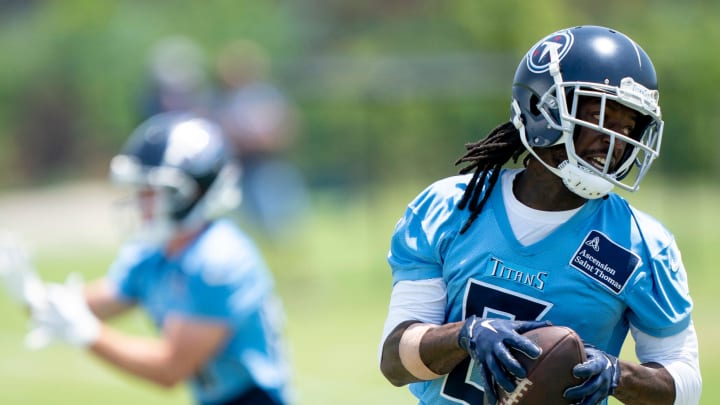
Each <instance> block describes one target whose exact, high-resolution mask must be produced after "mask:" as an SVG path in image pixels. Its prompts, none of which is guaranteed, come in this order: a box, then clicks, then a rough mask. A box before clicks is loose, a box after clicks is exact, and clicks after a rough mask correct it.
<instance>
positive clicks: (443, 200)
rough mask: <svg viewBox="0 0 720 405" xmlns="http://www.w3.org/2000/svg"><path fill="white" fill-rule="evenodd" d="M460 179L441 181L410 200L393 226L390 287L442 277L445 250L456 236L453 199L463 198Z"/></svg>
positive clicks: (456, 227) (462, 187)
mask: <svg viewBox="0 0 720 405" xmlns="http://www.w3.org/2000/svg"><path fill="white" fill-rule="evenodd" d="M459 179H462V177H459V176H458V177H453V178H449V179H445V180H441V181H439V182H437V183H435V184H433V185H431V186H430V187H428V188H427V189H425V190H424V191H423V192H422V193H420V195H418V196H417V197H416V198H415V200H413V201H412V202H411V203H410V204H409V205H408V208H407V209H406V211H405V214H404V215H403V217H402V218H400V220H399V221H398V223H397V224H396V226H395V230H394V232H393V235H392V238H391V241H390V252H389V253H388V263H389V264H390V267H391V268H392V274H393V285H394V284H395V283H397V282H399V281H404V280H410V281H412V280H427V279H432V278H440V277H442V265H443V257H444V251H445V249H446V248H447V245H448V244H449V243H450V242H451V241H452V240H453V239H454V237H455V236H456V235H457V230H458V229H459V226H458V225H457V222H456V221H459V220H460V219H459V217H461V216H462V215H458V213H457V211H458V210H457V209H456V208H455V206H456V201H455V200H456V199H457V198H458V196H462V191H463V190H464V184H465V183H464V182H463V181H461V180H459Z"/></svg>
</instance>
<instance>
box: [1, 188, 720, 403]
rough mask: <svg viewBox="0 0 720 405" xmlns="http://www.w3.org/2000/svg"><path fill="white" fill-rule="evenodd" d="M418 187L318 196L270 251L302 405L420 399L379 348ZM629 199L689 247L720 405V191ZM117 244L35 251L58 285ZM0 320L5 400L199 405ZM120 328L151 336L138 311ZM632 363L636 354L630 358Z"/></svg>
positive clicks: (92, 267) (709, 380)
mask: <svg viewBox="0 0 720 405" xmlns="http://www.w3.org/2000/svg"><path fill="white" fill-rule="evenodd" d="M419 190H420V188H419V187H407V186H404V187H398V188H388V189H383V190H366V191H364V192H363V193H358V194H354V195H353V194H345V195H343V196H327V195H323V196H316V197H315V199H314V211H313V214H312V215H310V216H309V218H307V221H306V223H304V224H303V226H301V227H297V228H296V230H295V231H294V232H293V235H292V237H290V238H288V240H287V242H285V243H282V244H280V243H276V244H270V243H262V247H263V250H264V252H265V255H266V258H267V260H268V262H269V263H270V265H271V266H272V268H273V269H274V272H275V274H276V278H277V283H278V289H279V292H280V294H281V295H282V297H283V301H284V303H285V307H286V310H287V316H288V327H287V336H288V339H289V343H290V349H291V354H292V361H293V365H294V369H295V381H294V383H295V388H296V391H297V404H298V405H317V404H319V405H324V404H349V405H352V404H357V405H360V404H362V405H366V404H377V405H384V404H388V405H390V404H392V405H400V404H414V403H416V402H415V401H414V399H413V398H412V397H411V395H410V394H409V393H408V392H407V390H406V389H405V388H395V387H393V386H391V385H390V384H389V383H388V382H386V381H385V380H384V379H383V377H382V376H381V374H380V372H379V370H378V366H377V345H378V339H379V337H380V333H381V330H382V323H383V321H384V316H385V311H386V307H387V302H388V295H389V291H390V272H389V270H388V268H387V265H386V262H385V255H386V252H387V245H388V240H389V237H390V233H391V231H392V228H393V226H394V224H395V221H396V220H397V219H398V218H399V215H401V213H402V212H403V210H404V207H405V204H406V203H407V202H408V201H409V200H410V199H411V198H412V197H413V196H414V195H415V193H416V192H417V191H419ZM2 198H3V197H2V196H0V200H1V199H2ZM630 198H631V200H632V202H633V203H634V204H636V205H637V206H639V207H641V208H643V209H644V210H645V211H647V212H649V213H651V214H653V215H654V216H656V217H658V218H660V219H661V220H662V221H663V222H665V223H666V225H667V226H668V227H669V228H670V229H671V230H672V231H673V232H674V233H675V235H676V237H677V239H678V244H679V245H680V247H681V249H682V250H683V259H684V262H685V265H686V267H687V269H688V273H689V277H690V287H691V293H692V294H693V296H694V299H695V303H696V310H695V318H694V319H695V323H696V327H697V330H698V333H699V337H700V350H701V365H702V371H703V378H704V381H705V384H704V392H703V399H702V403H703V404H716V403H720V386H715V385H714V382H715V381H716V380H717V379H718V376H720V349H718V348H716V347H715V346H714V344H713V343H712V342H713V341H718V340H720V327H719V326H718V324H715V322H714V321H715V320H716V319H717V316H716V315H712V311H714V309H715V308H716V307H717V304H718V303H719V302H720V298H718V294H717V293H716V284H717V283H716V282H715V279H716V277H715V275H714V271H715V267H716V265H717V263H719V262H720V249H719V248H718V246H720V233H719V232H718V231H717V229H719V228H720V214H718V211H717V207H720V190H718V189H717V188H716V187H709V186H708V185H704V184H696V185H683V186H681V185H679V184H665V183H663V184H660V183H659V182H657V181H656V182H654V183H653V182H648V183H647V184H644V187H643V190H642V191H641V192H640V193H638V194H637V195H632V196H630ZM39 209H43V208H42V207H40V208H39ZM0 226H2V224H0ZM47 226H48V227H53V226H54V225H53V224H48V225H47ZM67 232H72V229H68V230H67ZM113 248H114V246H105V247H92V248H87V247H85V246H76V247H74V248H67V247H62V248H58V247H48V248H44V249H40V250H38V251H37V253H36V255H35V256H36V263H37V265H38V267H39V269H40V271H41V273H42V274H43V276H45V277H46V278H48V279H51V280H60V279H62V278H64V276H65V275H66V274H67V273H68V272H70V271H78V272H80V273H82V274H84V275H85V276H86V278H92V277H94V276H97V275H100V274H102V273H103V272H104V270H105V268H106V266H107V264H108V263H109V261H110V260H111V258H112V255H113V252H114V250H113ZM0 316H2V319H3V327H2V328H1V329H0V358H1V359H2V361H0V385H1V386H2V389H0V404H3V405H5V404H7V405H29V404H33V405H35V404H58V405H63V404H77V403H82V404H104V405H113V404H117V405H120V404H123V405H125V404H138V405H139V404H148V405H163V404H190V400H189V396H188V395H187V393H186V391H185V389H184V387H178V388H176V389H172V390H170V391H167V390H163V389H160V388H156V387H155V386H152V385H150V384H148V383H145V382H143V381H140V380H137V379H135V378H133V377H128V376H126V375H124V374H121V373H119V372H117V371H115V370H114V369H112V368H110V367H108V366H107V365H105V364H104V363H101V362H100V361H98V360H97V359H95V358H93V357H91V356H90V355H88V354H86V353H84V352H81V351H78V350H76V349H72V348H68V347H64V346H53V347H50V348H48V349H45V350H42V351H38V352H30V351H27V350H26V349H25V348H24V347H23V345H22V339H23V336H24V333H25V330H26V326H27V325H26V322H27V320H26V317H25V314H23V313H22V312H21V311H20V310H19V309H18V308H16V307H15V305H14V304H13V303H12V302H10V301H9V300H8V299H7V298H6V297H4V296H0ZM116 326H117V327H118V328H122V329H124V330H127V331H132V332H137V333H147V334H150V333H153V331H152V330H151V329H150V328H149V324H148V322H147V321H146V319H145V318H144V316H143V315H142V314H141V313H139V312H137V313H132V314H130V315H129V316H126V317H124V318H122V319H120V320H118V321H117V322H116ZM623 356H625V357H628V358H632V350H626V352H625V353H624V355H623Z"/></svg>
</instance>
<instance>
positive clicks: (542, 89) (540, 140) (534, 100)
mask: <svg viewBox="0 0 720 405" xmlns="http://www.w3.org/2000/svg"><path fill="white" fill-rule="evenodd" d="M658 98H659V93H658V91H657V83H656V79H655V71H654V68H653V66H652V63H651V62H650V60H649V58H648V57H647V55H646V54H645V52H644V51H642V49H640V47H639V46H638V45H637V44H635V43H634V42H633V41H632V40H630V39H629V38H628V37H626V36H625V35H623V34H620V33H618V32H616V31H612V30H609V29H607V28H603V27H591V26H586V27H576V28H572V29H567V30H562V31H558V32H556V33H554V34H551V35H549V36H548V37H546V38H544V39H543V40H541V41H539V42H538V43H537V44H536V45H535V46H533V47H532V48H531V49H530V51H529V52H528V53H527V55H526V56H525V58H523V60H522V61H521V63H520V65H519V66H518V69H517V71H516V74H515V82H514V85H513V102H512V110H511V118H512V122H513V123H514V124H515V126H516V127H517V128H518V130H519V132H520V135H521V139H522V141H523V144H524V145H525V147H526V148H527V149H528V151H529V153H530V154H531V155H533V156H535V157H536V158H537V159H538V160H539V161H540V162H542V163H543V164H544V165H545V166H546V167H547V168H548V169H549V170H550V171H551V172H553V173H555V174H556V175H557V176H559V177H561V178H562V179H563V181H564V183H565V185H566V186H567V187H568V188H569V189H570V190H571V191H573V192H575V193H576V194H578V195H580V196H581V197H583V198H588V199H591V198H599V197H602V196H604V195H606V194H607V193H609V192H610V191H611V190H612V188H613V187H614V186H619V187H620V188H622V189H624V190H628V191H635V190H637V189H638V187H639V183H640V181H641V180H642V178H643V177H644V176H645V174H646V173H647V171H648V169H649V167H650V164H651V163H652V161H653V160H654V159H655V158H656V157H657V156H658V153H659V149H660V143H661V138H662V129H663V122H662V119H661V113H660V107H659V106H658ZM587 99H595V100H596V101H597V102H598V103H599V105H600V109H601V111H600V114H599V121H598V122H590V121H587V120H582V119H580V118H579V117H578V115H577V114H578V110H579V107H580V102H581V100H587ZM609 102H615V103H618V104H620V105H622V106H624V107H626V108H629V109H631V110H633V111H635V112H636V117H637V121H636V128H635V129H634V130H633V132H632V133H630V134H622V133H619V132H616V131H614V130H612V129H611V128H609V127H608V126H605V125H604V117H605V108H606V106H607V104H608V103H609ZM581 128H587V129H590V130H591V131H593V133H596V134H597V135H598V136H606V137H608V138H609V147H608V152H607V156H606V157H605V159H604V162H605V163H604V166H603V167H597V165H593V164H591V163H590V162H587V161H585V160H583V159H582V158H581V157H580V156H579V155H578V154H577V153H576V151H575V145H574V140H575V134H577V133H578V131H579V130H580V129H581ZM619 142H623V143H624V144H625V145H626V146H625V154H624V155H623V156H622V158H621V159H619V161H616V160H615V159H613V156H612V154H613V150H614V146H615V145H616V144H618V143H619ZM557 145H564V146H565V151H566V153H567V163H563V164H562V165H561V166H562V167H554V166H552V165H550V164H548V163H547V162H545V161H543V160H542V159H541V158H540V157H539V156H538V155H537V153H536V151H535V148H547V147H553V146H557ZM633 168H636V169H637V170H635V171H634V176H629V175H630V173H631V171H632V169H633Z"/></svg>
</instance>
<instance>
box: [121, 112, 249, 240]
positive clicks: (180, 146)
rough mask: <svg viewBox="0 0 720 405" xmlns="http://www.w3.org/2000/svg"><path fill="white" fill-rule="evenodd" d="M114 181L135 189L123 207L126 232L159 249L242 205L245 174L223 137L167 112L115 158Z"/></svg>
mask: <svg viewBox="0 0 720 405" xmlns="http://www.w3.org/2000/svg"><path fill="white" fill-rule="evenodd" d="M110 177H111V179H112V181H113V182H115V183H117V184H120V185H124V186H129V187H130V188H131V189H132V192H131V195H132V196H131V197H130V198H128V199H127V201H126V203H125V204H122V205H123V211H124V213H123V219H124V220H125V225H127V226H124V228H129V229H130V230H133V231H134V232H132V233H133V235H134V237H135V238H136V239H138V240H142V241H144V242H147V243H151V244H154V245H164V244H165V243H167V242H168V241H169V239H170V238H171V237H172V236H173V235H174V234H175V233H176V232H177V231H180V230H183V229H197V227H199V226H202V225H203V224H205V223H207V222H208V221H211V220H212V219H214V218H217V217H219V216H221V215H223V214H225V213H227V212H228V211H230V210H232V209H234V208H236V207H237V205H239V203H240V197H239V196H240V172H239V169H237V164H236V162H234V161H233V160H232V159H230V158H229V156H228V155H227V147H226V143H225V137H224V135H223V134H222V133H221V132H220V129H219V128H218V127H217V126H216V125H215V124H213V123H211V122H210V121H207V120H205V119H203V118H199V117H197V116H194V115H190V114H184V113H164V114H160V115H157V116H154V117H151V118H150V119H148V120H147V121H146V122H144V123H143V124H141V125H140V126H139V127H138V128H137V129H136V130H135V131H134V132H133V134H132V135H131V136H130V138H129V139H128V141H127V142H126V145H125V147H124V148H123V149H122V151H121V153H120V154H118V155H117V156H115V157H114V158H113V159H112V161H111V163H110ZM218 190H221V192H220V191H218ZM210 200H213V201H210Z"/></svg>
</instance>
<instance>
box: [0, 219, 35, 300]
mask: <svg viewBox="0 0 720 405" xmlns="http://www.w3.org/2000/svg"><path fill="white" fill-rule="evenodd" d="M0 282H2V285H3V286H4V287H5V290H6V292H7V293H8V294H9V295H10V297H12V298H13V299H14V300H15V301H16V302H17V303H19V304H22V305H25V306H30V305H32V303H40V302H42V301H43V300H44V299H45V287H44V284H43V282H42V280H41V279H40V276H38V274H37V273H36V272H35V269H34V268H33V266H32V264H31V262H30V253H29V252H28V249H27V247H26V246H25V244H24V243H23V241H22V240H21V239H20V238H19V237H18V236H16V235H14V234H12V233H10V232H4V231H3V232H0Z"/></svg>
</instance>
